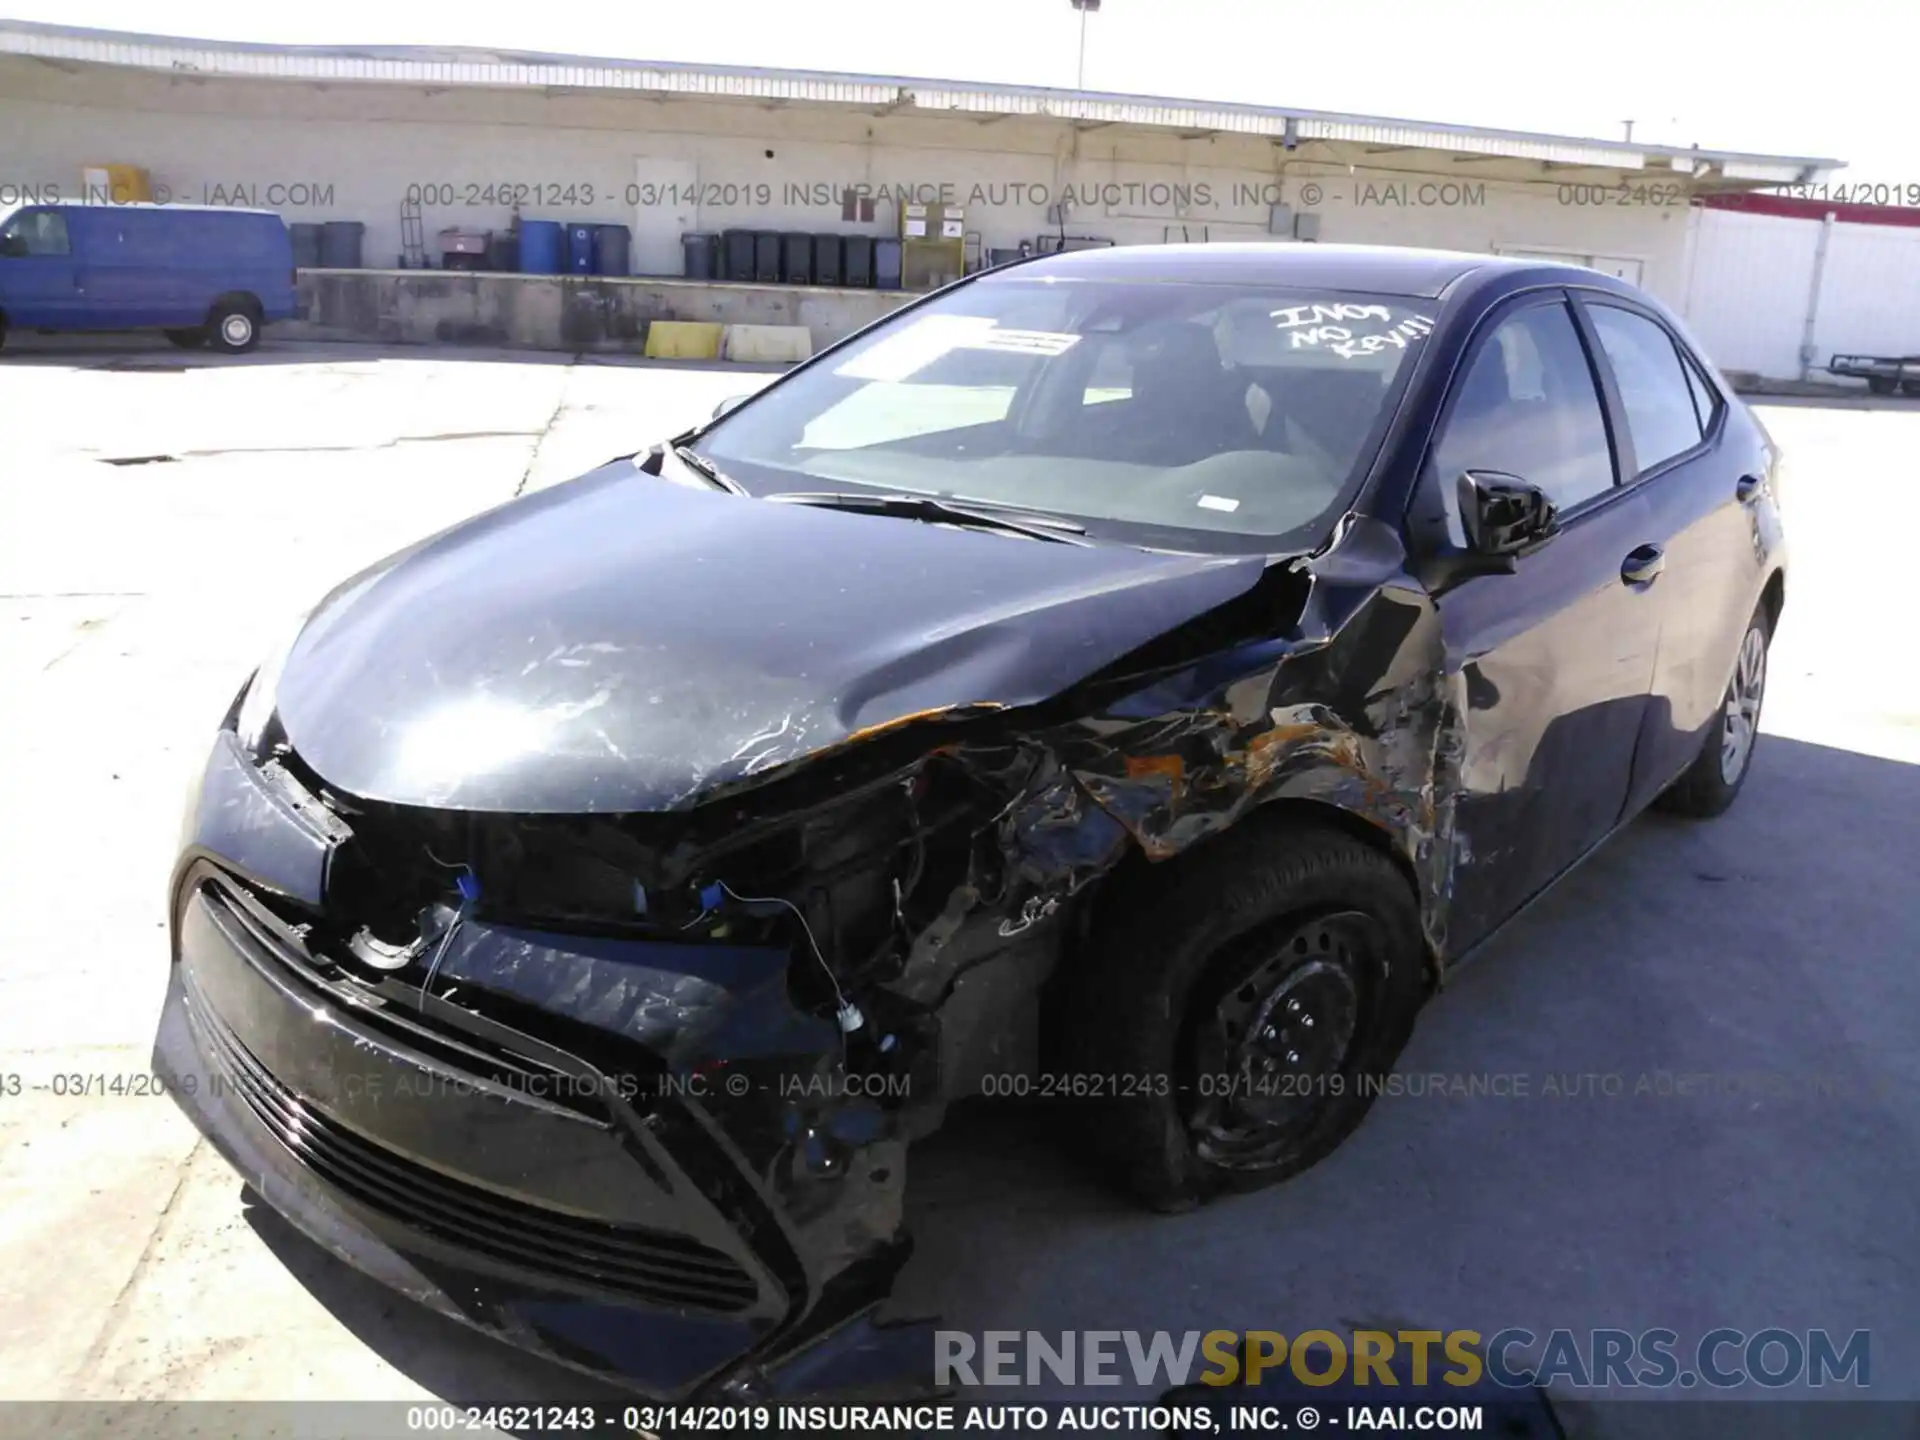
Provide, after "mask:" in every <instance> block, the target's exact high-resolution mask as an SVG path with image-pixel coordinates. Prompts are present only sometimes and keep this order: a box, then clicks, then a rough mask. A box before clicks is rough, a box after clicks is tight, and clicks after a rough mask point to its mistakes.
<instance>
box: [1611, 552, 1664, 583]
mask: <svg viewBox="0 0 1920 1440" xmlns="http://www.w3.org/2000/svg"><path fill="white" fill-rule="evenodd" d="M1666 568H1667V552H1666V551H1664V550H1662V549H1661V548H1660V547H1659V546H1658V545H1642V546H1641V547H1640V548H1639V549H1637V550H1629V551H1628V552H1627V558H1626V559H1624V560H1622V561H1621V562H1620V578H1621V579H1622V580H1624V581H1625V582H1626V583H1627V584H1629V585H1651V584H1652V583H1653V582H1654V581H1655V580H1658V579H1659V578H1660V572H1661V571H1662V570H1664V569H1666Z"/></svg>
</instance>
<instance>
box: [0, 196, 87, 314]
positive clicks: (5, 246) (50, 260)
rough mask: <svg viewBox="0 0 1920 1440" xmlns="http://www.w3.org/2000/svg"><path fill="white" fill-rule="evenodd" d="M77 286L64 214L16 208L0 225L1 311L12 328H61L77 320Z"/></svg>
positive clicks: (81, 303)
mask: <svg viewBox="0 0 1920 1440" xmlns="http://www.w3.org/2000/svg"><path fill="white" fill-rule="evenodd" d="M85 303H86V300H85V297H84V296H83V295H82V293H81V290H80V277H79V272H78V269H77V268H76V265H75V260H74V254H73V246H72V243H71V240H70V237H69V235H68V232H67V217H66V216H65V215H64V214H63V213H62V212H61V211H59V210H53V209H34V210H17V211H15V212H14V213H13V214H12V215H10V216H9V217H8V218H7V221H6V224H5V225H0V309H4V310H5V312H6V316H7V323H8V324H10V325H12V326H14V327H15V328H16V329H29V328H44V329H48V330H64V329H67V328H69V327H71V326H75V325H78V324H80V323H81V321H82V319H83V313H82V312H83V307H84V306H85Z"/></svg>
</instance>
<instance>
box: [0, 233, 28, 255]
mask: <svg viewBox="0 0 1920 1440" xmlns="http://www.w3.org/2000/svg"><path fill="white" fill-rule="evenodd" d="M26 253H27V237H26V236H24V235H0V255H5V256H8V257H10V258H19V257H21V256H24V255H25V254H26Z"/></svg>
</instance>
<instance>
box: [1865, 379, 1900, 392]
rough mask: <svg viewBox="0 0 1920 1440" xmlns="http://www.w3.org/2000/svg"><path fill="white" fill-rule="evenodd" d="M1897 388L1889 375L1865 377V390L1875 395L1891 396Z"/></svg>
mask: <svg viewBox="0 0 1920 1440" xmlns="http://www.w3.org/2000/svg"><path fill="white" fill-rule="evenodd" d="M1898 388H1899V387H1898V385H1897V383H1896V382H1895V381H1894V379H1893V377H1892V376H1890V375H1869V376H1868V377H1867V389H1869V390H1871V391H1872V392H1873V393H1874V394H1876V395H1891V394H1893V392H1894V391H1895V390H1896V389H1898Z"/></svg>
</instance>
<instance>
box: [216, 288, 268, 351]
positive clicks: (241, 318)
mask: <svg viewBox="0 0 1920 1440" xmlns="http://www.w3.org/2000/svg"><path fill="white" fill-rule="evenodd" d="M207 343H208V344H209V345H211V346H212V347H213V348H214V349H216V350H220V351H224V352H225V353H227V354H228V355H238V354H240V353H241V352H243V351H246V350H251V349H253V347H254V346H255V345H258V344H259V343H260V312H259V310H258V309H257V308H256V307H255V306H254V305H253V304H252V303H251V302H250V301H246V300H218V301H215V302H214V306H213V312H212V313H211V314H210V315H208V317H207Z"/></svg>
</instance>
